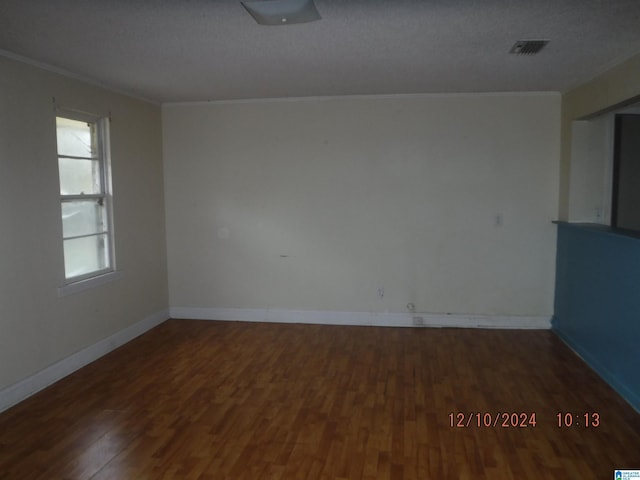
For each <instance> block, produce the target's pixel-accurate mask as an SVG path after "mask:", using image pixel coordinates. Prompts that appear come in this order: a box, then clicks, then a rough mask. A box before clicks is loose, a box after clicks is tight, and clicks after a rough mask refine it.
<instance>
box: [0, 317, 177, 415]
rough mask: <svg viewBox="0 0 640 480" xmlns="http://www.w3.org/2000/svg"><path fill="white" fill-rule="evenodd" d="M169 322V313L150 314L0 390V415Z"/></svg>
mask: <svg viewBox="0 0 640 480" xmlns="http://www.w3.org/2000/svg"><path fill="white" fill-rule="evenodd" d="M168 319H169V309H163V310H160V311H158V312H156V313H153V314H151V315H149V316H147V317H145V318H144V319H142V320H140V321H139V322H137V323H134V324H133V325H130V326H129V327H127V328H125V329H123V330H120V331H119V332H116V333H115V334H113V335H111V336H109V337H107V338H105V339H103V340H100V341H99V342H97V343H95V344H93V345H90V346H88V347H86V348H84V349H82V350H80V351H79V352H76V353H74V354H72V355H69V356H68V357H66V358H64V359H62V360H60V361H58V362H56V363H54V364H53V365H51V366H49V367H47V368H45V369H44V370H41V371H39V372H38V373H36V374H34V375H31V376H29V377H27V378H25V379H23V380H21V381H19V382H18V383H15V384H13V385H10V386H9V387H7V388H4V389H3V390H0V412H3V411H5V410H7V409H9V408H11V407H12V406H14V405H16V404H18V403H20V402H21V401H23V400H26V399H27V398H29V397H30V396H32V395H34V394H36V393H38V392H39V391H40V390H43V389H45V388H46V387H48V386H50V385H52V384H54V383H55V382H57V381H58V380H61V379H62V378H64V377H66V376H67V375H70V374H72V373H73V372H75V371H76V370H79V369H81V368H82V367H84V366H86V365H88V364H89V363H91V362H93V361H95V360H97V359H98V358H100V357H102V356H104V355H106V354H107V353H109V352H111V351H113V350H115V349H116V348H118V347H120V346H122V345H124V344H125V343H128V342H130V341H131V340H133V339H134V338H136V337H138V336H140V335H142V334H143V333H145V332H147V331H148V330H151V329H152V328H154V327H156V326H158V325H160V324H161V323H163V322H165V321H166V320H168Z"/></svg>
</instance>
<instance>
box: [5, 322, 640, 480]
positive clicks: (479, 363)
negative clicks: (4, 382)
mask: <svg viewBox="0 0 640 480" xmlns="http://www.w3.org/2000/svg"><path fill="white" fill-rule="evenodd" d="M567 412H569V413H571V414H574V415H577V417H573V425H572V426H571V427H559V426H558V417H557V414H558V413H562V414H563V417H562V418H563V419H564V414H565V413H567ZM478 413H480V414H481V415H480V416H478V415H477V414H478ZM485 413H486V414H487V415H488V416H487V415H484V414H485ZM512 413H514V414H518V416H517V418H516V420H517V422H516V424H517V425H518V426H512V422H511V420H512V417H511V414H512ZM521 413H524V414H526V415H527V416H526V421H524V422H523V423H522V425H525V426H520V424H521V417H520V416H519V414H521ZM585 413H588V414H589V420H590V421H592V422H595V419H596V417H595V416H594V415H593V414H595V413H597V414H598V418H597V419H598V421H599V425H598V426H597V427H596V426H589V427H586V426H585V425H584V422H582V425H576V423H577V422H578V421H580V420H584V419H585V417H584V414H585ZM450 414H453V423H454V426H451V422H452V417H451V416H450ZM457 414H461V415H462V417H460V418H462V422H461V425H462V426H457V425H458V423H459V422H460V418H459V416H458V415H457ZM498 414H501V415H498ZM502 414H507V417H506V418H507V419H508V421H507V425H509V426H505V427H503V426H502V425H503V423H504V422H503V420H504V415H502ZM531 414H535V426H534V425H533V424H532V422H531V420H532V417H531ZM496 418H497V419H498V420H497V422H496V426H494V420H495V419H496ZM487 420H490V421H489V422H487ZM478 422H480V426H478ZM485 422H487V423H488V424H489V425H490V426H484V425H485ZM596 423H597V422H596ZM467 425H468V426H467ZM615 468H629V469H630V468H636V469H640V415H639V414H638V413H636V412H635V411H634V410H633V409H632V408H631V407H630V406H629V405H628V404H627V403H625V402H624V401H623V400H622V399H621V398H620V397H619V396H618V395H617V394H616V393H615V392H614V391H613V390H612V389H611V388H610V387H609V386H607V385H606V384H605V383H604V382H603V381H602V380H601V379H600V378H599V377H598V376H597V375H596V374H595V373H593V372H592V371H591V370H590V369H589V368H588V367H587V366H586V365H585V364H584V363H583V362H582V361H581V360H580V359H579V358H578V357H577V356H576V355H575V354H573V353H572V352H571V351H570V350H569V349H568V348H567V347H566V346H565V345H564V344H563V343H562V342H561V341H560V340H559V339H557V338H556V337H555V335H554V334H553V333H552V332H550V331H513V330H512V331H506V330H464V329H430V328H416V329H407V328H404V329H399V328H398V329H395V328H376V327H337V326H320V325H286V324H260V323H237V322H206V321H192V320H170V321H168V322H166V323H164V324H162V325H160V326H159V327H157V328H155V329H153V330H151V331H149V332H148V333H146V334H145V335H143V336H141V337H139V338H137V339H135V340H134V341H132V342H130V343H129V344H127V345H125V346H123V347H121V348H120V349H118V350H116V351H114V352H112V353H110V354H109V355H107V356H105V357H103V358H101V359H100V360H98V361H96V362H94V363H92V364H91V365H89V366H87V367H85V368H83V369H81V370H79V371H77V372H76V373H74V374H72V375H70V376H69V377H67V378H65V379H63V380H61V381H60V382H58V383H56V384H55V385H53V386H51V387H49V388H48V389H46V390H44V391H42V392H40V393H39V394H37V395H35V396H33V397H31V398H30V399H28V400H26V401H24V402H22V403H21V404H19V405H17V406H15V407H14V408H12V409H10V410H8V411H6V412H4V413H2V414H0V478H2V479H11V480H13V479H15V480H58V479H60V480H62V479H74V480H76V479H77V480H89V479H91V480H111V479H116V480H129V479H132V480H133V479H135V480H147V479H148V480H159V479H184V480H190V479H200V480H213V479H215V480H220V479H230V480H231V479H233V480H240V479H250V480H256V479H352V480H357V479H366V480H370V479H394V480H400V479H406V480H418V479H419V480H425V479H426V480H429V479H433V480H436V479H437V480H448V479H456V480H458V479H459V480H464V479H474V480H475V479H491V480H503V479H504V480H521V479H536V480H542V479H580V480H591V479H594V480H595V479H608V478H613V470H614V469H615Z"/></svg>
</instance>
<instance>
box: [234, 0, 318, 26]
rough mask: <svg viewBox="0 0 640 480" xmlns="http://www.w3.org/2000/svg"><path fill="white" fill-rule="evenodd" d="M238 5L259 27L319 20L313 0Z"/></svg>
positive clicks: (272, 0) (257, 0) (261, 0)
mask: <svg viewBox="0 0 640 480" xmlns="http://www.w3.org/2000/svg"><path fill="white" fill-rule="evenodd" d="M240 3H242V6H243V7H244V8H245V9H246V10H247V12H249V14H250V15H251V16H252V17H253V19H254V20H255V21H256V22H258V23H259V24H260V25H290V24H292V23H306V22H313V21H314V20H320V18H321V17H320V14H319V13H318V10H317V9H316V6H315V4H314V3H313V0H255V1H250V2H240Z"/></svg>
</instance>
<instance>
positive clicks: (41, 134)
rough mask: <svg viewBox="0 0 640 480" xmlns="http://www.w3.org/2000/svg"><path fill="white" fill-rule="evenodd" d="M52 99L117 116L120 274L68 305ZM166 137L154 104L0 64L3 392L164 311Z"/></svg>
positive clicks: (72, 297) (0, 377)
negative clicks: (64, 293)
mask: <svg viewBox="0 0 640 480" xmlns="http://www.w3.org/2000/svg"><path fill="white" fill-rule="evenodd" d="M53 97H55V99H56V103H57V104H58V105H59V106H62V107H66V108H71V109H77V110H82V111H87V112H92V113H97V114H108V113H109V112H111V116H112V122H111V126H110V130H111V152H112V168H113V190H114V215H115V232H116V258H117V264H118V268H119V269H121V270H122V271H123V277H122V278H121V279H119V280H116V281H114V282H112V283H109V284H106V285H103V286H100V287H96V288H93V289H91V290H88V291H84V292H81V293H77V294H74V295H69V296H65V297H58V287H60V286H61V285H62V284H63V281H64V262H63V251H62V240H61V238H62V227H61V224H60V203H59V186H58V171H57V158H56V138H55V113H54V109H53V101H52V99H53ZM161 134H162V128H161V111H160V108H159V107H158V106H155V105H151V104H148V103H145V102H142V101H138V100H133V99H130V98H127V97H124V96H121V95H118V94H115V93H111V92H108V91H105V90H103V89H100V88H97V87H94V86H89V85H87V84H85V83H82V82H79V81H76V80H71V79H69V78H65V77H62V76H60V75H57V74H54V73H51V72H47V71H44V70H40V69H38V68H35V67H32V66H28V65H26V64H22V63H19V62H16V61H13V60H9V59H6V58H2V57H0V225H1V227H0V229H1V234H0V393H2V390H3V388H5V387H8V386H11V385H13V384H15V383H16V382H20V381H24V380H25V379H26V378H27V377H29V376H31V375H33V374H35V373H36V372H39V371H41V370H43V369H46V368H48V367H50V366H51V365H52V364H54V363H56V362H58V361H61V360H63V359H65V358H67V357H69V356H70V355H73V354H75V353H76V352H78V351H80V350H82V349H84V348H86V347H89V346H91V345H94V344H96V343H97V342H100V341H102V340H104V339H106V338H109V337H110V336H112V335H114V334H115V333H117V332H120V331H122V330H124V329H127V328H130V327H131V326H132V325H134V324H136V323H137V322H140V321H142V320H143V319H145V318H148V317H149V316H153V315H157V313H158V312H161V311H162V310H165V311H166V309H167V306H168V294H167V290H168V289H167V276H166V256H165V251H166V250H165V228H164V197H163V177H162V140H161ZM8 402H9V400H8ZM2 403H3V402H0V407H2Z"/></svg>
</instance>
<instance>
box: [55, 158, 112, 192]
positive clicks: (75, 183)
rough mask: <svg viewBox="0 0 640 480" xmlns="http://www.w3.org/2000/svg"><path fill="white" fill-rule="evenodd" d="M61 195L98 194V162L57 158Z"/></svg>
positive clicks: (99, 185) (99, 188)
mask: <svg viewBox="0 0 640 480" xmlns="http://www.w3.org/2000/svg"><path fill="white" fill-rule="evenodd" d="M58 167H59V168H58V170H59V172H60V194H61V195H81V194H85V195H89V194H94V193H100V191H101V189H102V186H101V181H100V163H99V162H98V160H84V159H77V158H64V157H59V158H58Z"/></svg>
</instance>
